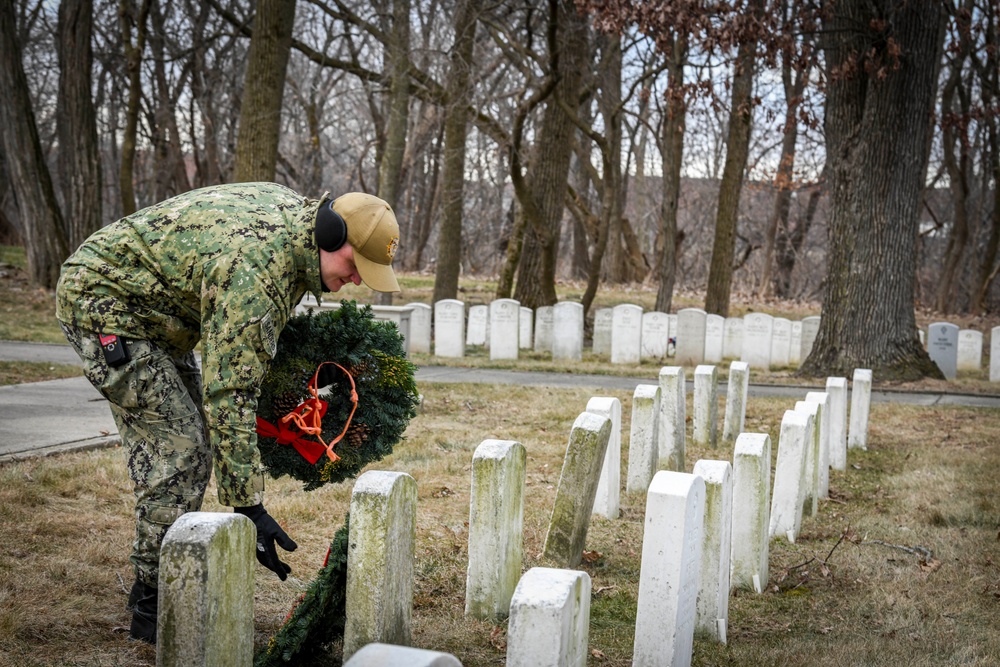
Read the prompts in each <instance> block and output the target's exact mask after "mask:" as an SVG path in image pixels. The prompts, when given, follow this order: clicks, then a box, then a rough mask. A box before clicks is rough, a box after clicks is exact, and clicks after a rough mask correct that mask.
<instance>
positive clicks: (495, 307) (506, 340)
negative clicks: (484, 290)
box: [489, 299, 521, 359]
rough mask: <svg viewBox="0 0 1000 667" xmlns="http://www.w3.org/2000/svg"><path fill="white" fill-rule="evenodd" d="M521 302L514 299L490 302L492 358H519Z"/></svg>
mask: <svg viewBox="0 0 1000 667" xmlns="http://www.w3.org/2000/svg"><path fill="white" fill-rule="evenodd" d="M520 320H521V304H520V303H518V302H517V301H515V300H514V299H494V300H493V301H491V302H490V330H489V336H490V337H489V341H490V359H517V352H518V339H519V336H520Z"/></svg>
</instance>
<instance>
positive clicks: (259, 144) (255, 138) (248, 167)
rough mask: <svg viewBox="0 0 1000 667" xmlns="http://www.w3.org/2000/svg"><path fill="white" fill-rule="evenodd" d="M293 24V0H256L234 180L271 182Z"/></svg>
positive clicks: (276, 152)
mask: <svg viewBox="0 0 1000 667" xmlns="http://www.w3.org/2000/svg"><path fill="white" fill-rule="evenodd" d="M294 22H295V0H260V2H259V3H258V4H257V14H256V16H255V18H254V31H253V32H254V36H253V38H252V39H251V40H250V53H249V55H248V58H247V72H246V85H245V86H244V91H243V105H242V107H241V108H240V132H239V139H238V140H237V143H236V171H235V173H234V175H233V178H234V179H235V180H236V181H237V182H241V181H272V180H274V170H275V165H276V164H277V161H278V136H279V128H280V123H281V100H282V97H283V95H284V91H285V72H286V71H287V69H288V56H289V54H290V53H291V46H292V26H293V24H294Z"/></svg>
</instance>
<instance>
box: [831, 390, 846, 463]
mask: <svg viewBox="0 0 1000 667" xmlns="http://www.w3.org/2000/svg"><path fill="white" fill-rule="evenodd" d="M826 393H827V395H828V396H829V398H827V408H828V409H829V410H830V421H829V424H830V439H829V443H830V467H831V468H833V469H834V470H847V378H827V379H826Z"/></svg>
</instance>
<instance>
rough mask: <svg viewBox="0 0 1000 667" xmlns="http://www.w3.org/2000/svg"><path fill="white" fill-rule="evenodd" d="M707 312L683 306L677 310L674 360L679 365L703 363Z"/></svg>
mask: <svg viewBox="0 0 1000 667" xmlns="http://www.w3.org/2000/svg"><path fill="white" fill-rule="evenodd" d="M707 317H708V316H707V313H705V311H704V310H702V309H701V308H684V309H683V310H679V311H677V353H676V354H675V355H674V357H675V359H674V360H675V361H676V362H677V363H678V364H679V365H681V366H697V365H698V364H703V363H705V326H706V319H707Z"/></svg>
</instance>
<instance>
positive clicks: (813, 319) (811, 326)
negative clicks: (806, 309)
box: [799, 315, 820, 363]
mask: <svg viewBox="0 0 1000 667" xmlns="http://www.w3.org/2000/svg"><path fill="white" fill-rule="evenodd" d="M819 322H820V317H819V315H810V316H809V317H803V318H802V345H801V347H800V348H799V358H800V359H801V361H800V362H799V363H802V361H805V360H806V357H808V356H809V353H810V352H812V349H813V343H815V342H816V335H817V334H818V333H819Z"/></svg>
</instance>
